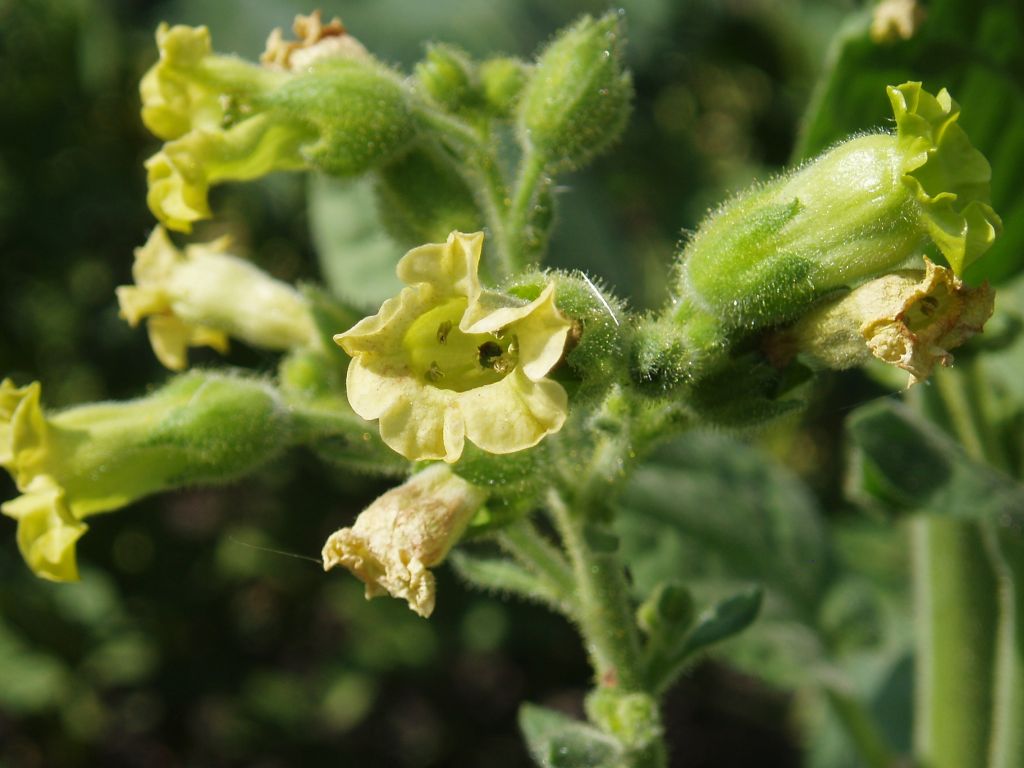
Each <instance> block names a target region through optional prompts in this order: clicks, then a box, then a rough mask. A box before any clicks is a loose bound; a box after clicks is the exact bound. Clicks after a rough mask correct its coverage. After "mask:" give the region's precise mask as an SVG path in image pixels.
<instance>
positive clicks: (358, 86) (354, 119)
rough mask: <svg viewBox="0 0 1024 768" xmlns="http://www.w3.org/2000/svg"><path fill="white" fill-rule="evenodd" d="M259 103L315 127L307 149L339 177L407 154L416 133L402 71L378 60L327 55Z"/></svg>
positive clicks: (312, 161) (307, 155) (306, 154)
mask: <svg viewBox="0 0 1024 768" xmlns="http://www.w3.org/2000/svg"><path fill="white" fill-rule="evenodd" d="M258 103H264V104H266V105H267V107H269V108H271V109H273V110H274V111H278V110H279V111H280V112H281V113H283V114H285V115H288V116H289V117H290V118H291V119H292V120H294V121H296V122H297V123H302V124H306V125H308V126H311V127H312V129H313V131H314V133H315V136H316V140H315V141H311V142H308V143H306V144H305V145H303V147H302V150H301V153H302V156H303V158H304V159H305V160H306V161H307V162H308V163H309V165H310V166H312V167H313V168H316V169H318V170H322V171H324V172H326V173H330V174H333V175H335V176H354V175H357V174H360V173H365V172H366V171H369V170H371V169H373V168H375V167H378V166H380V165H382V164H383V163H386V162H387V161H389V160H391V159H393V158H396V157H398V156H400V155H401V154H403V153H404V152H405V151H407V150H408V149H409V147H411V146H412V143H413V141H414V140H415V138H416V135H417V131H416V124H415V121H414V120H413V118H412V113H411V111H410V107H409V99H408V94H407V93H406V90H405V87H404V86H403V85H402V82H401V80H400V79H399V77H398V75H396V74H395V73H394V72H392V71H391V70H389V69H387V68H385V67H383V66H382V65H380V64H377V63H376V62H374V61H372V60H366V61H364V60H355V59H344V58H337V59H322V60H320V61H318V62H317V63H316V64H315V65H313V66H311V67H310V68H309V70H308V72H306V73H305V74H301V75H296V76H295V77H293V78H292V79H289V80H287V81H285V82H284V83H282V84H281V86H280V87H279V88H276V89H274V90H273V91H270V92H269V93H267V94H265V96H264V98H263V99H261V100H259V102H258Z"/></svg>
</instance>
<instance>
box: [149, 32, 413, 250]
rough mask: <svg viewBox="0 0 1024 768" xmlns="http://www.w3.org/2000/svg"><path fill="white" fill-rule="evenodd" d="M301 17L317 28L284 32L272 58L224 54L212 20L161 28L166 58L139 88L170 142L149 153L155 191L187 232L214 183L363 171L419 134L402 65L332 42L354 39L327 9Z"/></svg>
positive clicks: (156, 127) (205, 214) (162, 214)
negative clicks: (216, 45)
mask: <svg viewBox="0 0 1024 768" xmlns="http://www.w3.org/2000/svg"><path fill="white" fill-rule="evenodd" d="M314 20H315V22H316V23H315V24H314V23H312V22H313V21H314ZM297 24H299V22H297ZM297 28H301V30H302V32H303V33H304V34H306V37H307V38H310V39H308V40H304V41H303V42H302V43H298V44H294V45H290V44H286V43H284V42H283V41H281V40H280V36H279V35H278V37H277V39H276V43H274V44H273V46H272V48H273V50H271V52H270V60H271V62H272V65H268V66H260V65H258V64H254V63H251V62H247V61H244V60H242V59H240V58H237V57H234V56H223V55H217V54H214V53H213V48H212V45H211V42H210V32H209V30H208V29H207V28H206V27H186V26H175V27H168V26H167V25H166V24H161V25H160V27H159V28H158V29H157V32H156V40H157V46H158V47H159V49H160V60H159V61H158V62H157V63H156V64H155V65H153V67H152V68H151V69H150V70H149V71H148V72H147V73H146V74H145V76H144V77H143V78H142V82H141V83H140V86H139V90H140V94H141V96H142V121H143V122H144V123H145V124H146V127H147V128H149V130H150V131H152V132H153V134H154V135H156V136H157V137H159V138H161V139H163V140H164V141H165V142H166V144H164V146H163V148H162V149H161V150H160V151H159V152H157V153H156V154H155V155H153V156H152V157H151V158H149V160H147V161H146V170H147V179H148V184H149V192H148V194H147V202H148V203H149V207H150V210H152V212H153V214H154V215H155V216H156V217H157V218H158V219H160V221H161V222H162V223H163V224H164V225H165V226H167V227H169V228H171V229H174V230H179V231H182V232H188V231H190V230H191V228H192V222H194V221H196V220H199V219H205V218H209V216H210V208H209V203H208V202H207V194H208V192H209V188H210V187H211V186H212V185H214V184H217V183H220V182H223V181H230V180H236V181H245V180H249V179H255V178H258V177H260V176H263V175H265V174H268V173H270V172H272V171H289V170H291V171H294V170H304V169H317V170H322V171H326V172H327V173H334V174H340V175H350V174H355V173H362V172H363V171H366V170H368V169H369V168H371V167H373V166H375V165H378V164H380V163H383V162H386V161H388V160H390V159H392V158H393V157H395V156H397V155H399V154H401V153H402V152H404V151H405V149H406V148H407V147H408V146H409V144H411V142H412V140H413V138H414V135H415V128H414V125H413V121H412V118H411V116H410V113H409V110H408V105H407V103H406V95H405V91H404V87H403V85H402V83H401V81H400V80H399V79H398V78H397V76H396V75H395V74H394V73H392V72H391V71H390V70H388V69H387V68H385V67H384V66H382V65H381V64H380V63H379V62H377V61H375V60H374V59H373V58H372V57H370V56H369V55H368V54H365V52H363V54H359V53H358V51H357V50H356V49H355V48H354V47H353V46H359V44H358V43H353V45H348V44H344V45H343V44H341V43H338V42H335V43H331V42H330V41H332V40H334V41H347V40H350V38H349V37H348V36H347V35H343V34H338V30H337V29H336V28H335V27H333V26H332V25H328V26H327V27H326V28H324V27H322V25H320V24H319V18H318V17H317V18H316V19H313V17H309V18H307V19H305V20H304V21H303V23H302V24H301V25H300V26H299V27H297ZM342 31H343V30H342ZM317 36H319V37H317ZM311 37H317V40H318V42H312V40H311ZM272 40H273V38H272ZM359 48H360V49H361V46H359ZM299 62H301V69H300V68H299ZM286 66H289V67H290V68H285V67H286Z"/></svg>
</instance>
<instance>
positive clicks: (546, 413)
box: [459, 369, 569, 453]
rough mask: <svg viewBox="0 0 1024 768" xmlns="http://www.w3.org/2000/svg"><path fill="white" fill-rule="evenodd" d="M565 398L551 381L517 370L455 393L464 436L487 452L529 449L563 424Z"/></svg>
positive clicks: (560, 389) (567, 401)
mask: <svg viewBox="0 0 1024 768" xmlns="http://www.w3.org/2000/svg"><path fill="white" fill-rule="evenodd" d="M568 405H569V398H568V396H567V395H566V393H565V390H564V389H563V388H562V386H561V385H560V384H558V383H557V382H554V381H547V380H544V381H532V380H530V379H529V378H527V376H526V375H525V374H524V373H523V372H522V371H521V370H519V369H516V370H515V371H513V372H512V373H511V374H509V375H508V376H506V377H505V378H504V379H502V380H501V381H499V382H497V383H496V384H491V385H490V386H487V387H480V388H478V389H472V390H469V391H467V392H462V393H460V395H459V407H460V408H461V409H462V415H463V417H464V418H465V420H466V436H467V437H468V438H469V439H470V440H471V441H472V442H473V443H475V444H476V445H478V446H479V447H480V448H482V449H483V450H485V451H488V452H489V453H514V452H515V451H521V450H523V449H524V448H531V447H533V446H534V445H536V444H537V443H539V442H540V441H541V440H542V439H544V437H545V436H546V435H549V434H551V433H553V432H557V431H558V430H559V429H561V428H562V425H563V424H564V423H565V418H566V415H567V413H568Z"/></svg>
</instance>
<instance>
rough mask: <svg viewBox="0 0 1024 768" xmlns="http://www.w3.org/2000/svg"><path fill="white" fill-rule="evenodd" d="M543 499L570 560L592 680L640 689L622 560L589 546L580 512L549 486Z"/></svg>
mask: <svg viewBox="0 0 1024 768" xmlns="http://www.w3.org/2000/svg"><path fill="white" fill-rule="evenodd" d="M547 501H548V511H549V512H550V513H551V518H552V520H553V521H554V523H555V527H556V528H557V529H558V533H559V535H560V536H561V538H562V544H563V545H564V547H565V550H566V552H567V553H568V555H569V562H570V563H571V564H572V571H573V576H574V577H575V582H576V594H577V599H578V600H579V616H578V620H579V625H580V632H581V633H582V635H583V638H584V641H585V642H586V644H587V652H588V653H589V655H590V658H591V662H592V663H593V666H594V673H595V677H596V680H597V684H598V685H601V686H606V687H613V688H615V687H617V688H621V689H623V690H627V691H643V690H644V684H643V683H644V680H643V672H642V666H641V661H640V640H639V637H638V635H637V631H636V625H635V621H634V617H633V610H632V605H631V603H630V599H629V592H628V590H627V586H626V579H625V574H624V573H623V568H622V564H621V563H620V562H619V559H618V557H617V556H616V555H615V553H614V552H598V551H595V550H594V549H593V548H592V547H591V544H590V543H589V542H588V541H587V535H586V532H585V525H586V519H585V516H584V514H583V512H582V510H578V509H571V508H570V507H569V506H568V505H567V504H566V503H565V501H564V500H563V499H562V497H561V496H560V495H559V494H558V493H557V492H556V491H554V490H552V491H551V492H550V493H549V494H548V500H547Z"/></svg>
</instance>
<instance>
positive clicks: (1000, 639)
mask: <svg viewBox="0 0 1024 768" xmlns="http://www.w3.org/2000/svg"><path fill="white" fill-rule="evenodd" d="M989 532H990V536H989V544H990V551H991V553H992V555H993V562H994V564H995V571H996V579H997V581H998V584H999V593H998V601H999V625H998V627H997V628H996V650H995V656H996V659H995V667H994V674H993V681H992V684H993V689H994V690H993V698H992V737H991V742H990V744H989V768H1021V766H1024V540H1022V539H1021V536H1020V533H1019V532H1017V531H1013V530H1009V531H1007V530H1003V531H1000V530H997V529H996V527H995V526H994V525H993V526H991V527H990V528H989Z"/></svg>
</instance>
